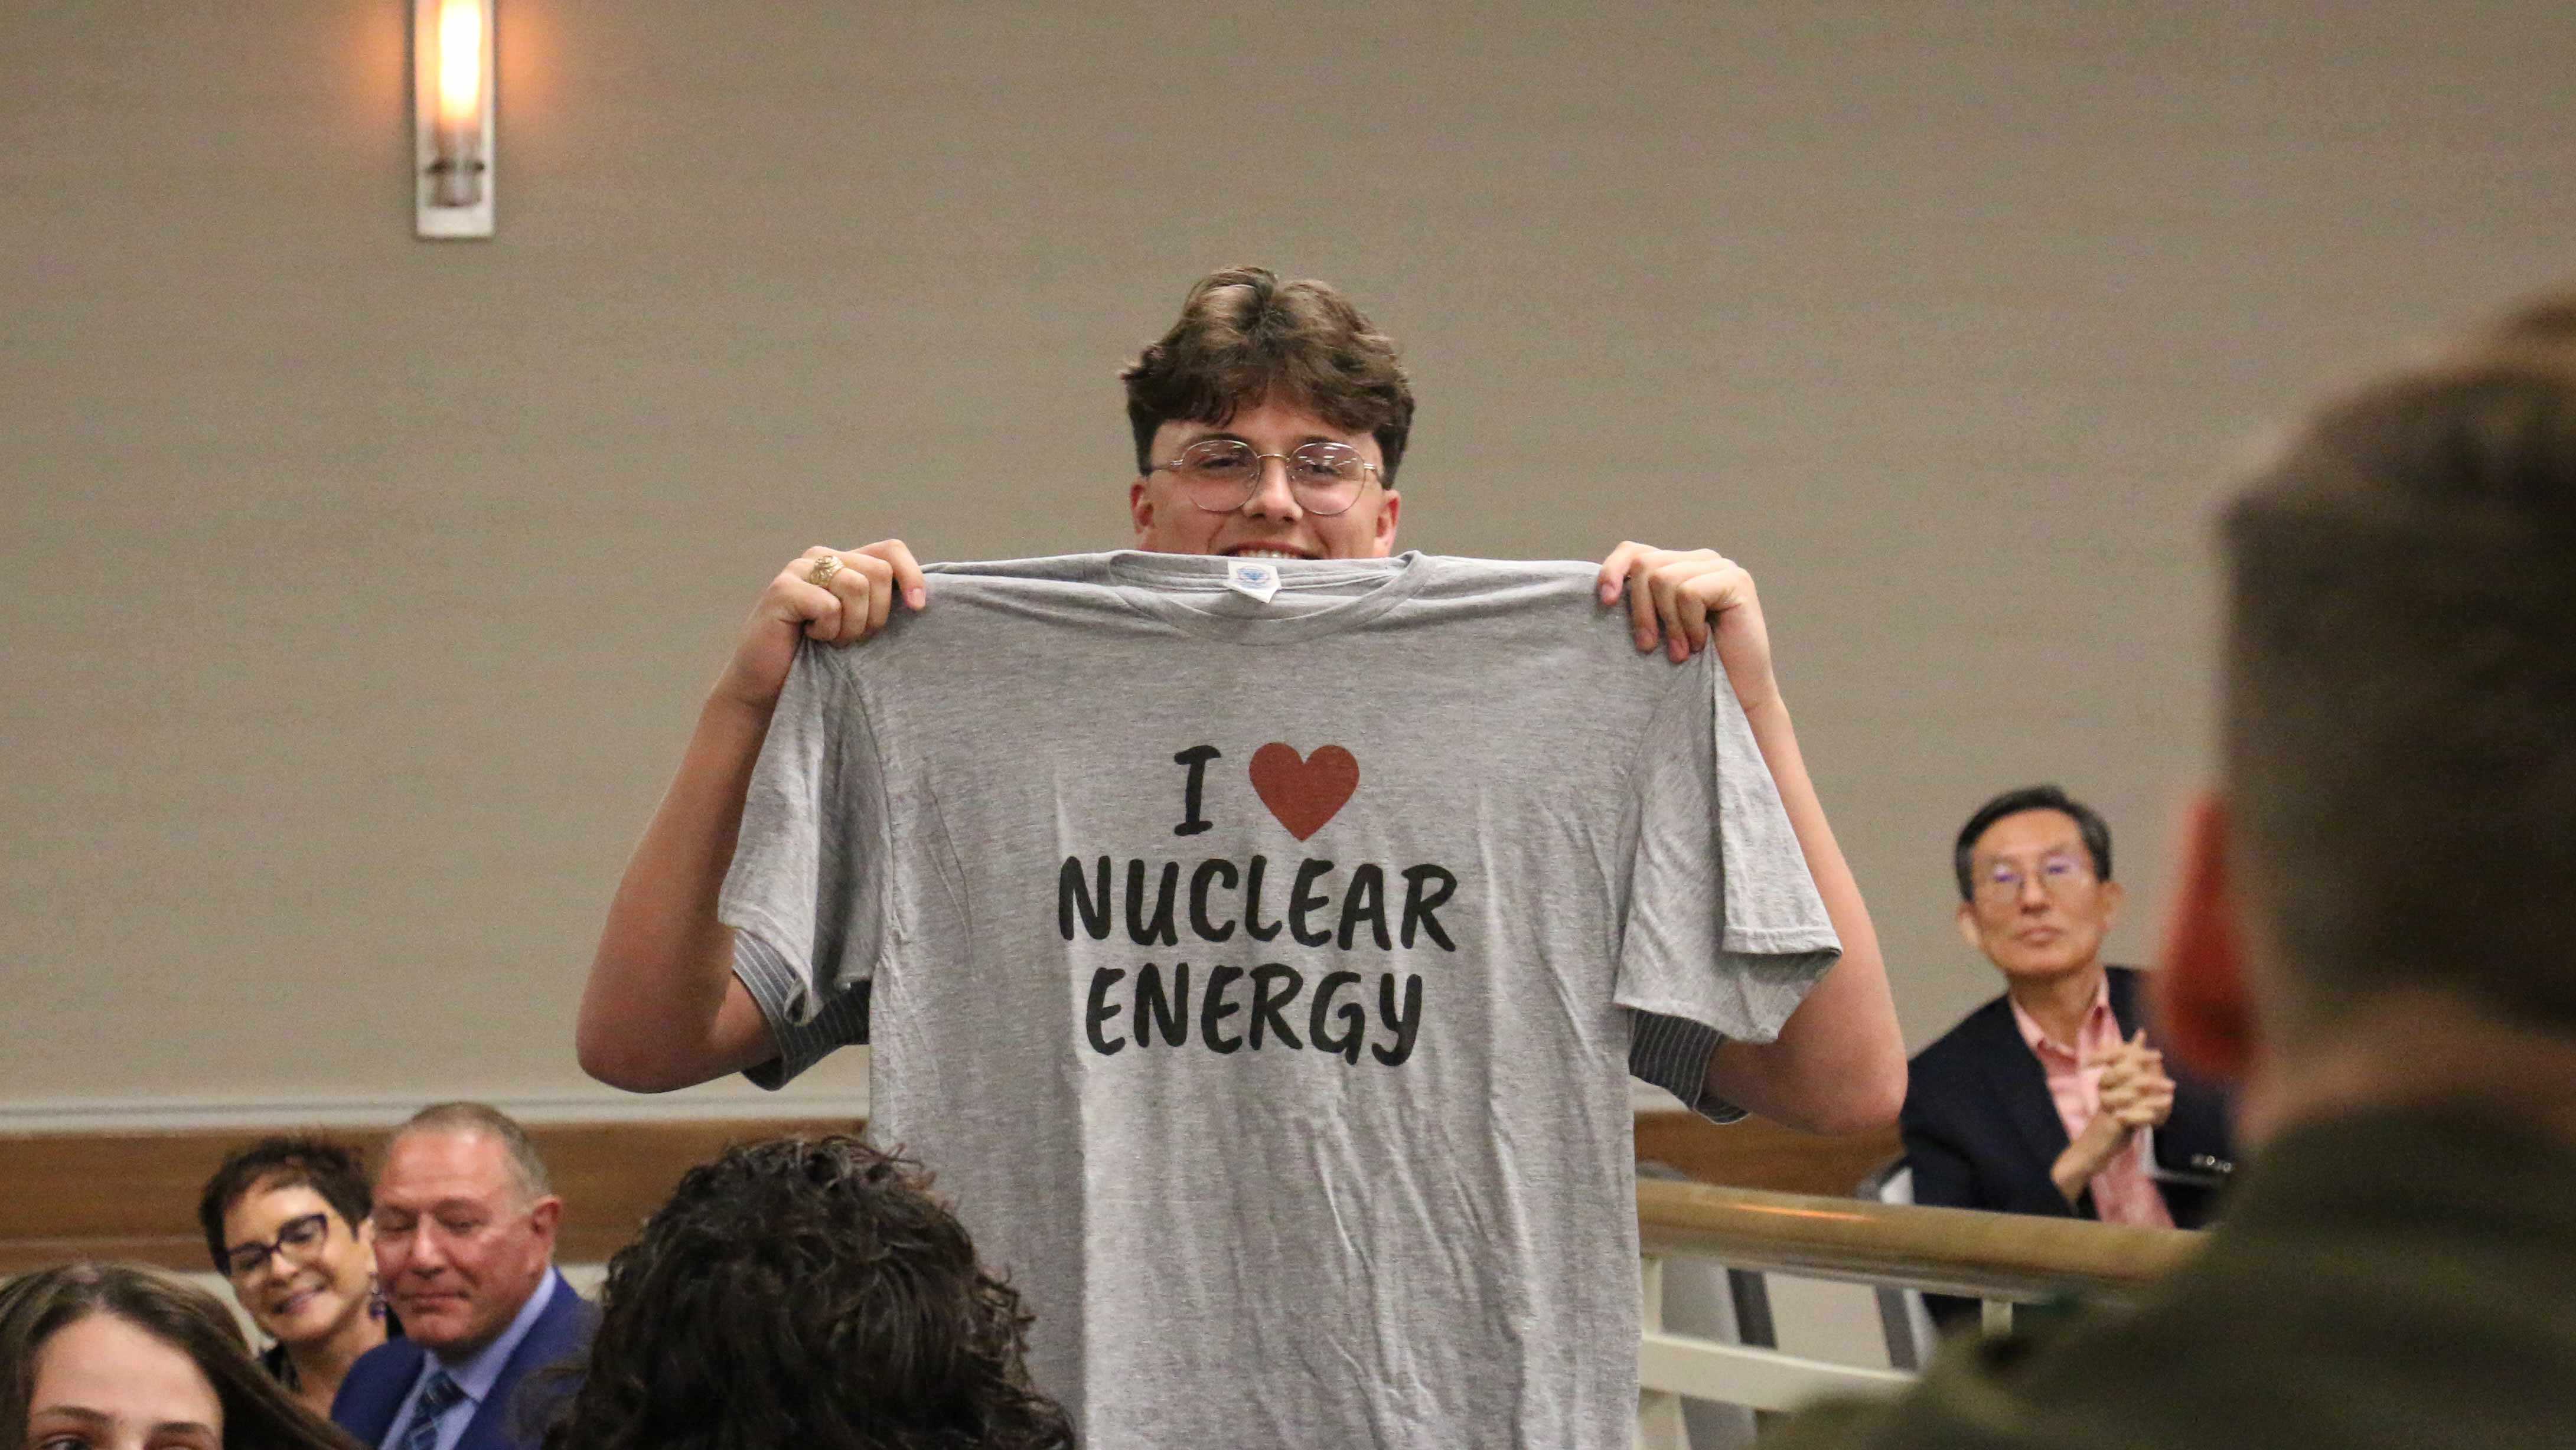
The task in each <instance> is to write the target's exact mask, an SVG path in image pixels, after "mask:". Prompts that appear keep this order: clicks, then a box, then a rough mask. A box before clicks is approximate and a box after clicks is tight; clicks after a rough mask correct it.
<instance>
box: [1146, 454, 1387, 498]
mask: <svg viewBox="0 0 2576 1450" xmlns="http://www.w3.org/2000/svg"><path fill="white" fill-rule="evenodd" d="M1273 458H1276V459H1278V460H1279V461H1280V464H1281V466H1282V467H1284V468H1286V469H1287V470H1288V494H1289V496H1290V497H1291V498H1294V499H1295V500H1297V507H1299V508H1301V509H1304V510H1305V511H1306V512H1308V513H1310V514H1323V515H1325V516H1327V517H1329V516H1331V515H1333V514H1338V513H1347V512H1349V510H1350V507H1351V505H1353V504H1355V503H1358V502H1359V501H1360V494H1361V493H1362V492H1364V491H1365V490H1366V489H1367V488H1368V484H1369V480H1370V479H1371V478H1374V477H1376V476H1377V465H1376V464H1374V463H1371V462H1369V461H1368V460H1367V459H1365V458H1362V457H1361V456H1360V451H1359V450H1358V449H1356V448H1353V447H1351V446H1350V445H1349V444H1347V443H1326V442H1322V441H1320V440H1319V441H1317V442H1313V443H1302V444H1299V445H1298V446H1297V447H1295V448H1292V449H1290V450H1288V451H1287V452H1286V453H1264V452H1262V451H1261V450H1260V449H1257V448H1255V447H1253V446H1252V445H1251V444H1249V443H1246V442H1244V441H1243V440H1242V439H1240V438H1202V439H1200V440H1199V441H1198V442H1196V443H1193V444H1191V445H1190V446H1189V447H1187V448H1184V449H1182V450H1181V454H1180V456H1179V457H1178V458H1174V459H1171V460H1170V461H1168V462H1164V463H1157V464H1155V465H1154V467H1155V468H1157V469H1166V470H1169V471H1170V472H1171V474H1172V475H1173V476H1174V477H1175V478H1178V479H1179V480H1180V483H1181V490H1182V492H1184V493H1186V494H1188V495H1189V499H1190V502H1191V503H1194V504H1196V505H1198V506H1199V507H1200V508H1202V509H1205V510H1207V511H1208V512H1209V513H1212V514H1230V513H1233V512H1234V511H1235V510H1236V509H1239V508H1241V507H1243V506H1244V504H1246V503H1248V502H1250V501H1251V498H1252V496H1253V495H1254V494H1255V493H1258V492H1260V491H1261V470H1262V467H1263V465H1264V464H1266V463H1268V462H1269V461H1270V460H1271V459H1273Z"/></svg>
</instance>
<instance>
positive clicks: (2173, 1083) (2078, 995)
mask: <svg viewBox="0 0 2576 1450" xmlns="http://www.w3.org/2000/svg"><path fill="white" fill-rule="evenodd" d="M1951 865H1952V869H1953V870H1954V872H1955V873H1956V874H1957V877H1958V885H1959V907H1958V913H1957V916H1958V925H1959V934H1960V936H1962V937H1963V938H1965V939H1966V941H1967V943H1968V945H1970V946H1972V947H1974V948H1976V949H1977V950H1978V951H1979V952H1982V953H1983V954H1984V955H1985V958H1986V960H1987V961H1989V962H1991V963H1992V964H1993V965H1994V968H1995V970H1996V971H1997V972H1998V973H1999V974H2001V975H2002V977H2003V981H2004V991H2003V994H2002V995H2001V996H1998V997H1996V998H1995V999H1994V1000H1993V1001H1990V1002H1988V1003H1986V1004H1985V1005H1984V1006H1982V1007H1980V1008H1978V1009H1977V1010H1976V1011H1974V1012H1971V1013H1969V1014H1968V1015H1967V1017H1966V1018H1965V1019H1963V1020H1962V1021H1961V1022H1960V1023H1959V1025H1958V1026H1956V1027H1953V1028H1951V1029H1950V1030H1949V1031H1948V1032H1947V1033H1944V1034H1943V1035H1942V1036H1941V1038H1940V1040H1939V1041H1936V1042H1934V1043H1933V1044H1932V1045H1931V1046H1929V1047H1926V1048H1924V1049H1923V1050H1922V1051H1921V1052H1919V1053H1916V1054H1915V1055H1914V1060H1913V1062H1912V1063H1911V1064H1910V1067H1909V1071H1908V1079H1907V1085H1906V1091H1905V1108H1904V1111H1903V1112H1902V1113H1901V1114H1900V1115H1899V1118H1898V1123H1899V1125H1900V1126H1901V1127H1902V1129H1903V1130H1904V1136H1905V1160H1906V1163H1907V1165H1908V1166H1910V1167H1911V1168H1912V1169H1913V1170H1914V1201H1915V1202H1916V1203H1922V1204H1932V1205H1937V1206H1939V1207H1944V1208H1981V1209H1989V1210H1993V1211H1996V1212H2000V1213H2032V1214H2044V1215H2048V1216H2052V1217H2057V1218H2089V1219H2098V1220H2100V1221H2102V1222H2104V1223H2126V1224H2136V1225H2139V1226H2141V1227H2145V1228H2199V1227H2202V1226H2203V1225H2204V1224H2205V1223H2207V1222H2208V1220H2209V1217H2210V1214H2211V1211H2212V1208H2213V1201H2214V1199H2215V1198H2216V1192H2215V1190H2216V1189H2217V1188H2218V1187H2219V1186H2220V1185H2221V1184H2223V1183H2224V1182H2225V1181H2226V1179H2227V1175H2229V1174H2230V1173H2232V1172H2234V1171H2235V1162H2234V1158H2235V1148H2234V1147H2233V1145H2232V1144H2231V1142H2230V1138H2229V1133H2228V1128H2227V1100H2226V1095H2225V1094H2224V1093H2222V1092H2220V1091H2219V1090H2218V1089H2217V1088H2216V1087H2215V1086H2213V1085H2212V1084H2210V1083H2207V1082H2205V1081H2203V1080H2201V1079H2200V1078H2198V1077H2195V1076H2194V1075H2193V1074H2191V1073H2190V1072H2188V1071H2186V1070H2184V1069H2183V1068H2181V1067H2179V1066H2175V1067H2172V1068H2170V1069H2168V1067H2167V1064H2166V1062H2165V1056H2164V1053H2163V1051H2162V1050H2161V1049H2162V1043H2161V1039H2160V1038H2159V1037H2157V1036H2155V1035H2154V1034H2153V1033H2152V1032H2151V1030H2150V1027H2149V1024H2148V1023H2147V1020H2146V1019H2147V1015H2148V1014H2147V1002H2146V996H2147V988H2146V979H2145V976H2144V975H2143V974H2142V973H2140V972H2138V971H2136V970H2134V969H2132V968H2129V967H2119V966H2110V965H2107V964H2105V963H2104V962H2103V960H2102V943H2103V942H2104V940H2105V939H2106V938H2108V936H2109V935H2110V931H2111V925H2112V922H2113V921H2114V920H2116V919H2117V917H2118V915H2119V912H2120V908H2121V906H2122V905H2123V903H2124V900H2125V897H2124V892H2123V888H2122V887H2121V885H2120V883H2119V882H2117V881H2115V880H2113V879H2112V877H2111V827H2110V824H2109V823H2108V822H2106V821H2104V820H2103V819H2102V816H2101V813H2100V812H2098V811H2095V810H2094V809H2093V808H2092V807H2090V806H2088V805H2086V804H2084V803H2083V802H2082V801H2079V800H2076V799H2074V798H2073V797H2071V796H2069V795H2067V794H2066V792H2065V791H2063V790H2060V789H2059V788H2058V787H2056V786H2053V785H2040V786H2025V787H2023V788H2021V789H2019V790H2010V791H2006V792H2004V793H2003V794H2001V795H1998V796H1996V797H1995V798H1994V799H1992V800H1990V801H1987V802H1986V803H1985V804H1984V805H1983V806H1980V807H1978V809H1977V811H1976V813H1975V814H1973V815H1971V816H1969V817H1968V822H1967V824H1966V825H1965V826H1963V827H1961V828H1960V831H1959V837H1958V841H1957V843H1956V844H1955V846H1954V847H1953V848H1952V852H1951ZM1926 1303H1927V1304H1928V1305H1929V1307H1930V1308H1931V1310H1932V1313H1933V1315H1934V1317H1936V1318H1938V1319H1940V1320H1942V1321H1943V1322H1945V1323H1948V1322H1951V1321H1954V1320H1956V1319H1958V1318H1960V1317H1962V1316H1964V1315H1966V1314H1968V1313H1970V1312H1973V1310H1974V1309H1975V1301H1974V1300H1970V1299H1952V1298H1947V1297H1943V1296H1932V1297H1930V1298H1928V1299H1927V1300H1926Z"/></svg>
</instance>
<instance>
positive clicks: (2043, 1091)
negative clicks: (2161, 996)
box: [1898, 967, 2236, 1228]
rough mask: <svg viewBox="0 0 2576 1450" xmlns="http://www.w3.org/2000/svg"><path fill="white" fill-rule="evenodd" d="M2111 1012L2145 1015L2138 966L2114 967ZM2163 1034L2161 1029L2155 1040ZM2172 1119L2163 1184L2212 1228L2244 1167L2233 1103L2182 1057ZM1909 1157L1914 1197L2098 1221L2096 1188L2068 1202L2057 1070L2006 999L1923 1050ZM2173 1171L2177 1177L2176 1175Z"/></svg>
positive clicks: (1907, 1126)
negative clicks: (2053, 1086)
mask: <svg viewBox="0 0 2576 1450" xmlns="http://www.w3.org/2000/svg"><path fill="white" fill-rule="evenodd" d="M2107 971H2108V973H2109V976H2110V983H2111V1015H2112V1016H2113V1017H2115V1018H2118V1019H2119V1023H2120V1035H2121V1036H2123V1037H2127V1036H2129V1035H2130V1034H2132V1033H2134V1032H2136V1031H2137V1030H2138V1028H2139V1026H2140V1025H2141V1024H2142V1023H2143V1021H2144V1017H2145V1014H2144V1011H2143V1005H2142V1004H2141V1003H2140V1002H2139V1000H2138V997H2139V988H2140V986H2141V985H2142V984H2141V983H2140V982H2139V980H2138V974H2137V973H2136V972H2134V971H2131V970H2130V969H2129V968H2127V967H2111V968H2108V969H2107ZM2154 1036H2155V1034H2154V1033H2153V1032H2152V1031H2150V1032H2149V1033H2148V1038H2149V1040H2150V1041H2151V1042H2152V1040H2153V1039H2154ZM2165 1071H2166V1072H2167V1073H2168V1074H2169V1075H2171V1076H2172V1078H2173V1080H2174V1105H2173V1115H2172V1116H2171V1117H2170V1118H2168V1119H2167V1120H2166V1122H2165V1124H2164V1126H2163V1127H2160V1128H2158V1129H2156V1130H2155V1134H2154V1137H2155V1148H2156V1167H2157V1169H2158V1170H2160V1171H2159V1173H2158V1174H2157V1185H2156V1186H2157V1187H2158V1188H2159V1189H2161V1190H2162V1191H2163V1193H2164V1198H2165V1207H2166V1209H2167V1210H2168V1211H2169V1212H2171V1213H2172V1214H2173V1221H2174V1225H2175V1226H2176V1227H2178V1228H2198V1227H2200V1226H2201V1225H2203V1224H2205V1223H2207V1222H2208V1221H2209V1217H2210V1211H2211V1209H2212V1207H2213V1204H2214V1200H2215V1198H2216V1196H2217V1189H2218V1186H2219V1185H2221V1184H2223V1183H2224V1182H2225V1181H2226V1178H2227V1176H2228V1175H2229V1174H2230V1173H2233V1172H2234V1171H2235V1169H2236V1164H2235V1156H2236V1155H2235V1148H2234V1147H2233V1146H2232V1145H2231V1143H2230V1141H2229V1136H2228V1129H2227V1098H2226V1095H2225V1094H2224V1093H2222V1092H2220V1091H2219V1090H2218V1089H2217V1088H2216V1087H2214V1086H2212V1085H2210V1084H2209V1083H2207V1082H2206V1081H2203V1080H2201V1079H2198V1078H2195V1077H2192V1076H2191V1075H2190V1074H2188V1073H2186V1072H2184V1071H2182V1070H2181V1069H2180V1068H2179V1067H2177V1066H2176V1065H2175V1064H2174V1063H2173V1062H2172V1061H2171V1060H2168V1061H2167V1062H2166V1063H2165ZM1898 1121H1899V1125H1900V1126H1901V1128H1902V1129H1903V1131H1904V1134H1905V1159H1906V1162H1907V1163H1908V1164H1910V1165H1912V1167H1913V1169H1914V1201H1915V1202H1916V1203H1930V1204H1938V1205H1940V1206H1942V1207H1945V1208H1985V1209H1994V1210H1996V1211H1998V1212H2003V1213H2040V1214H2052V1215H2055V1216H2057V1217H2060V1218H2093V1217H2096V1216H2097V1215H2096V1214H2095V1212H2094V1209H2093V1194H2092V1192H2091V1190H2089V1189H2088V1190H2086V1192H2085V1193H2084V1195H2083V1197H2082V1198H2081V1199H2080V1200H2079V1201H2077V1202H2075V1203H2071V1204H2070V1203H2068V1202H2067V1201H2066V1197H2065V1195H2063V1194H2061V1193H2059V1192H2058V1191H2057V1185H2056V1184H2055V1183H2053V1182H2051V1181H2050V1179H2049V1176H2048V1170H2049V1166H2050V1165H2051V1164H2054V1163H2055V1162H2056V1161H2057V1155H2058V1154H2060V1153H2063V1152H2065V1151H2066V1124H2065V1123H2064V1121H2062V1120H2061V1119H2060V1118H2059V1117H2058V1116H2057V1102H2056V1100H2055V1099H2054V1098H2052V1097H2050V1096H2049V1093H2048V1072H2047V1069H2045V1068H2043V1067H2041V1066H2040V1063H2039V1058H2038V1057H2037V1056H2035V1055H2033V1054H2032V1052H2031V1050H2030V1044H2028V1043H2026V1042H2024V1041H2022V1036H2021V1028H2020V1027H2019V1025H2018V1024H2016V1023H2015V1022H2014V1021H2013V1014H2012V1003H2011V1001H2010V1000H2009V999H2007V998H2004V997H1997V998H1996V999H1994V1000H1993V1001H1991V1002H1988V1003H1987V1004H1986V1005H1984V1006H1983V1007H1980V1008H1978V1009H1977V1010H1976V1011H1974V1012H1971V1013H1969V1014H1968V1016H1967V1018H1966V1019H1965V1020H1964V1021H1962V1022H1960V1024H1959V1025H1958V1026H1956V1027H1953V1028H1951V1029H1950V1031H1949V1032H1948V1034H1947V1035H1945V1036H1943V1037H1942V1038H1941V1040H1940V1041H1938V1042H1935V1043H1933V1044H1932V1045H1931V1046H1929V1047H1927V1048H1925V1049H1923V1050H1922V1051H1921V1052H1919V1053H1916V1054H1915V1056H1914V1061H1913V1063H1912V1064H1911V1066H1910V1069H1909V1071H1908V1073H1907V1080H1906V1088H1905V1110H1904V1113H1903V1114H1902V1115H1901V1117H1900V1118H1899V1120H1898ZM2166 1175H2172V1176H2170V1177H2168V1176H2166Z"/></svg>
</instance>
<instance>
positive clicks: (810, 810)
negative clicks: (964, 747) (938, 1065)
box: [716, 640, 895, 1088]
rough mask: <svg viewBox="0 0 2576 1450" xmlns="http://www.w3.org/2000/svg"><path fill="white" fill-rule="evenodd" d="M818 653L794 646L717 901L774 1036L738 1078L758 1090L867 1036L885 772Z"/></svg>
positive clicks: (855, 707) (737, 967)
mask: <svg viewBox="0 0 2576 1450" xmlns="http://www.w3.org/2000/svg"><path fill="white" fill-rule="evenodd" d="M823 648H824V647H823V646H820V645H817V644H815V643H813V642H812V641H810V640H807V641H803V642H802V643H800V644H799V646H798V648H797V652H796V662H795V664H794V666H793V667H792V668H791V669H790V670H789V671H788V675H787V684H786V687H785V688H784V689H783V690H782V691H781V692H780V694H779V697H778V705H777V708H776V709H775V710H774V711H773V712H772V713H771V715H770V721H769V734H768V737H767V739H766V740H764V741H763V742H762V744H761V749H760V760H759V763H758V764H757V765H755V766H754V767H753V768H752V775H751V787H750V789H749V791H748V792H747V793H746V794H745V796H744V798H743V806H742V829H741V832H740V834H739V836H738V837H737V839H736V841H735V845H734V853H733V868H732V870H731V871H729V872H728V873H727V874H726V876H725V884H724V892H723V894H722V895H721V896H720V897H719V898H718V900H717V905H716V915H717V918H718V919H719V920H721V921H723V922H724V924H725V925H727V926H730V927H732V928H733V929H734V934H735V935H734V975H735V976H736V977H738V978H739V979H740V980H741V981H742V984H743V986H744V988H745V989H747V990H748V991H749V992H750V993H751V997H752V1000H753V1001H754V1002H755V1003H757V1004H758V1005H759V1007H760V1012H761V1016H762V1017H763V1018H765V1019H766V1020H767V1021H768V1023H769V1030H770V1035H771V1037H772V1038H773V1039H774V1040H775V1041H776V1042H777V1044H778V1049H779V1055H778V1056H777V1057H775V1058H773V1059H771V1060H770V1061H768V1062H765V1063H762V1064H761V1065H760V1066H758V1067H755V1068H753V1069H751V1070H750V1071H749V1072H748V1073H747V1074H745V1075H746V1076H747V1077H749V1078H750V1079H751V1080H752V1081H753V1082H754V1083H757V1084H759V1085H760V1086H762V1087H767V1088H775V1087H781V1086H784V1085H785V1084H786V1082H787V1081H788V1080H789V1079H790V1078H793V1077H794V1076H796V1074H798V1073H800V1072H802V1071H804V1070H805V1069H806V1068H808V1067H810V1066H812V1065H813V1064H814V1063H815V1062H817V1061H819V1060H820V1059H821V1058H822V1057H823V1056H824V1054H826V1053H828V1052H830V1051H831V1050H832V1049H833V1048H836V1047H839V1046H842V1045H843V1044H845V1043H852V1042H864V1041H866V1040H867V1010H868V992H867V987H868V984H869V983H870V982H871V981H872V980H873V978H874V977H875V974H876V963H877V959H878V957H879V955H880V953H881V952H882V951H883V949H884V947H885V944H886V941H887V939H888V936H889V934H890V932H891V930H892V922H891V916H890V912H889V910H888V902H889V901H890V900H891V897H892V889H891V881H890V877H891V873H892V871H893V870H894V865H895V861H894V853H893V852H892V851H891V850H890V849H888V842H889V840H890V839H891V836H892V831H891V828H890V825H889V821H888V800H887V796H886V791H885V773H884V771H883V769H882V768H881V766H880V764H879V761H878V757H877V750H876V740H875V735H874V733H873V731H871V730H870V728H869V725H868V720H867V716H866V712H865V710H864V708H863V707H862V703H861V701H860V699H859V692H858V690H857V688H856V686H855V685H854V684H853V683H852V681H851V680H850V677H849V675H848V672H847V666H846V665H845V663H844V662H843V661H841V660H839V659H836V658H833V657H830V656H827V655H825V654H824V653H823Z"/></svg>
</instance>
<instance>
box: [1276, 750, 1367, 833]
mask: <svg viewBox="0 0 2576 1450" xmlns="http://www.w3.org/2000/svg"><path fill="white" fill-rule="evenodd" d="M1252 788H1253V789H1254V790H1255V791H1257V792H1259V793H1260V796H1261V803H1262V804H1263V805H1265V806H1268V807H1270V814H1272V815H1274V816H1277V817H1278V818H1279V824H1281V825H1283V826H1286V827H1287V828H1288V834H1289V835H1292V836H1294V837H1296V838H1297V839H1298V840H1300V841H1302V840H1304V839H1306V838H1307V837H1308V836H1311V835H1313V834H1315V833H1316V832H1317V831H1320V830H1322V829H1324V823H1325V822H1326V821H1329V820H1331V819H1332V818H1333V814H1334V812H1336V811H1339V810H1340V809H1341V808H1342V805H1343V803H1344V802H1346V801H1348V800H1349V799H1350V798H1351V792H1353V791H1355V790H1358V789H1359V788H1360V763H1359V761H1358V760H1356V759H1354V758H1353V757H1352V755H1351V753H1350V752H1349V751H1347V750H1344V749H1343V748H1342V747H1340V746H1338V745H1318V746H1316V747H1315V753H1314V754H1313V755H1310V756H1308V757H1306V758H1305V759H1303V760H1300V759H1298V758H1297V750H1296V747H1295V746H1292V745H1284V744H1282V743H1280V742H1279V741H1276V740H1274V741H1272V742H1270V743H1269V744H1268V745H1265V746H1262V747H1261V748H1260V749H1259V750H1256V751H1254V752H1252Z"/></svg>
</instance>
